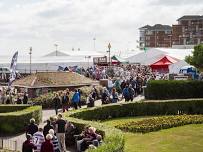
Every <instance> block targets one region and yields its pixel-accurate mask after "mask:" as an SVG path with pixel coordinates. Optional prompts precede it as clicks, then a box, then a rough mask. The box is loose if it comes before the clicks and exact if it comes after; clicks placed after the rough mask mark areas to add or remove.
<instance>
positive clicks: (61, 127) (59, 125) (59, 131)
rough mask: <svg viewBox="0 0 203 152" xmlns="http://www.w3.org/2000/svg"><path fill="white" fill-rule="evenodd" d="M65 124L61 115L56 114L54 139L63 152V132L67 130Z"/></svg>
mask: <svg viewBox="0 0 203 152" xmlns="http://www.w3.org/2000/svg"><path fill="white" fill-rule="evenodd" d="M66 125H67V123H66V121H65V120H64V119H62V114H58V120H57V121H56V137H57V138H58V141H59V146H60V149H61V151H65V149H66V147H65V132H66V128H67V126H66Z"/></svg>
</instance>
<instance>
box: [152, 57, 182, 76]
mask: <svg viewBox="0 0 203 152" xmlns="http://www.w3.org/2000/svg"><path fill="white" fill-rule="evenodd" d="M178 61H179V60H178V59H176V58H174V57H171V56H168V55H166V56H164V57H162V58H161V59H159V60H158V61H157V62H155V63H153V64H151V65H150V67H151V68H152V71H159V72H161V73H167V72H168V71H169V69H168V66H169V65H171V64H173V63H176V62H178Z"/></svg>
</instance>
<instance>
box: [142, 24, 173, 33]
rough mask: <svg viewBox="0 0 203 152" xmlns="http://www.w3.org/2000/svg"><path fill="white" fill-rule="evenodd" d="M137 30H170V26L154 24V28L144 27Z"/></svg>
mask: <svg viewBox="0 0 203 152" xmlns="http://www.w3.org/2000/svg"><path fill="white" fill-rule="evenodd" d="M139 29H148V30H152V31H154V30H157V31H160V30H172V27H171V26H170V25H162V24H155V25H154V26H150V25H145V26H143V27H141V28H139Z"/></svg>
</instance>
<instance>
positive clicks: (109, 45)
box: [107, 43, 111, 67]
mask: <svg viewBox="0 0 203 152" xmlns="http://www.w3.org/2000/svg"><path fill="white" fill-rule="evenodd" d="M108 49H109V50H108V51H107V52H108V53H109V67H110V66H111V44H110V43H109V44H108Z"/></svg>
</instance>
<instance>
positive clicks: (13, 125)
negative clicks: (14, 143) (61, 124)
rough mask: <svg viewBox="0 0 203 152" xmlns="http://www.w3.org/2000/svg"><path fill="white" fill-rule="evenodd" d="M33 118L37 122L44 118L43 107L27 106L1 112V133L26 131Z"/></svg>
mask: <svg viewBox="0 0 203 152" xmlns="http://www.w3.org/2000/svg"><path fill="white" fill-rule="evenodd" d="M31 118H35V120H36V123H40V122H41V120H42V107H41V106H33V107H27V108H25V109H23V110H20V111H16V112H8V113H0V135H9V134H12V135H13V134H16V133H20V132H23V131H25V126H26V125H27V124H28V123H29V121H30V119H31Z"/></svg>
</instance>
